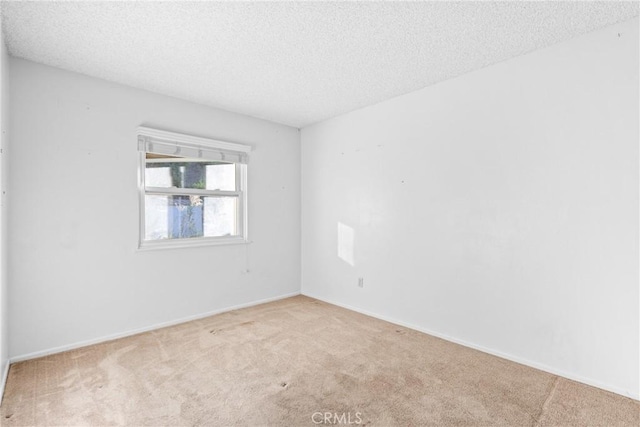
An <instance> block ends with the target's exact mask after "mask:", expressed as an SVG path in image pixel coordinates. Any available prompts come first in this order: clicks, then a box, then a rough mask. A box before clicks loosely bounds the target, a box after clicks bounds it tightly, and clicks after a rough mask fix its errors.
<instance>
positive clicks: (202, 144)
mask: <svg viewBox="0 0 640 427" xmlns="http://www.w3.org/2000/svg"><path fill="white" fill-rule="evenodd" d="M137 136H138V153H139V154H138V155H139V165H138V195H139V212H140V215H139V236H138V249H139V250H146V249H168V248H183V247H194V246H211V245H229V244H241V243H248V241H249V240H248V239H249V229H248V222H249V221H248V219H249V216H248V209H247V206H248V203H247V201H248V199H247V164H246V161H247V159H248V156H249V152H250V151H251V147H250V146H248V145H243V144H236V143H232V142H226V141H218V140H215V139H209V138H201V137H197V136H192V135H186V134H181V133H176V132H169V131H164V130H159V129H153V128H149V127H144V126H140V127H138V128H137ZM151 141H158V142H159V143H160V144H165V143H166V144H172V145H175V146H176V147H177V150H178V151H180V148H182V147H184V148H189V149H202V150H208V151H211V152H219V153H221V154H222V156H223V157H224V155H225V154H228V155H229V156H230V158H234V157H235V158H238V159H242V160H241V162H233V163H234V164H235V166H236V183H237V184H236V191H219V190H199V189H198V190H196V189H188V188H184V189H178V188H156V187H147V186H146V184H145V169H146V154H147V144H148V143H149V142H151ZM147 194H167V195H171V194H176V195H190V194H193V195H205V196H236V197H237V198H238V205H239V206H238V214H237V215H238V217H237V220H236V221H237V226H238V229H239V232H238V235H236V236H222V237H191V238H183V239H159V240H146V239H145V235H146V233H145V226H146V225H145V195H147Z"/></svg>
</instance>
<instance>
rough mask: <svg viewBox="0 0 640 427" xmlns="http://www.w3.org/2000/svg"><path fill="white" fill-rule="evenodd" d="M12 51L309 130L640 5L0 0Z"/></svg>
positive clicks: (620, 16) (615, 18)
mask: <svg viewBox="0 0 640 427" xmlns="http://www.w3.org/2000/svg"><path fill="white" fill-rule="evenodd" d="M2 13H3V25H4V31H5V36H6V42H7V46H8V49H9V52H10V53H11V54H12V55H14V56H16V57H20V58H26V59H29V60H32V61H36V62H40V63H44V64H47V65H52V66H55V67H60V68H63V69H67V70H71V71H76V72H79V73H83V74H87V75H90V76H95V77H100V78H103V79H106V80H111V81H114V82H119V83H123V84H126V85H130V86H134V87H138V88H142V89H147V90H150V91H153V92H158V93H162V94H166V95H171V96H175V97H179V98H183V99H187V100H190V101H194V102H198V103H201V104H206V105H211V106H214V107H218V108H222V109H225V110H229V111H235V112H239V113H243V114H248V115H251V116H255V117H260V118H264V119H268V120H272V121H275V122H279V123H284V124H288V125H292V126H295V127H302V126H305V125H307V124H311V123H314V122H318V121H321V120H323V119H326V118H329V117H332V116H335V115H338V114H341V113H344V112H347V111H351V110H354V109H357V108H359V107H363V106H366V105H370V104H373V103H376V102H379V101H382V100H385V99H388V98H391V97H394V96H397V95H400V94H403V93H407V92H411V91H413V90H416V89H419V88H423V87H425V86H428V85H430V84H433V83H436V82H438V81H442V80H445V79H449V78H452V77H455V76H458V75H460V74H463V73H465V72H468V71H471V70H475V69H478V68H481V67H484V66H487V65H489V64H492V63H496V62H499V61H502V60H505V59H508V58H511V57H514V56H517V55H521V54H523V53H526V52H529V51H531V50H534V49H538V48H541V47H545V46H548V45H551V44H554V43H558V42H560V41H563V40H566V39H569V38H571V37H574V36H576V35H579V34H582V33H585V32H588V31H591V30H594V29H596V28H599V27H602V26H605V25H609V24H613V23H615V22H619V21H622V20H626V19H630V18H632V17H634V16H637V15H638V4H637V3H635V2H624V3H623V2H603V3H594V2H566V3H565V2H531V3H529V2H527V3H522V2H481V3H479V2H463V3H454V2H375V3H373V2H283V3H273V2H269V3H263V2H261V3H258V2H251V3H232V2H166V3H164V2H114V3H111V2H80V3H76V2H42V3H39V2H15V3H14V2H2Z"/></svg>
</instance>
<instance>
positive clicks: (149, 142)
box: [138, 127, 251, 164]
mask: <svg viewBox="0 0 640 427" xmlns="http://www.w3.org/2000/svg"><path fill="white" fill-rule="evenodd" d="M138 150H140V151H144V152H147V153H156V154H165V155H169V156H180V157H190V158H194V159H205V160H212V161H222V162H229V163H242V164H246V163H247V162H248V161H249V152H250V151H251V147H250V146H248V145H242V144H235V143H231V142H225V141H217V140H214V139H208V138H200V137H196V136H191V135H184V134H180V133H175V132H167V131H162V130H157V129H152V128H147V127H139V128H138Z"/></svg>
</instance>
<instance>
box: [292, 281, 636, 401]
mask: <svg viewBox="0 0 640 427" xmlns="http://www.w3.org/2000/svg"><path fill="white" fill-rule="evenodd" d="M301 295H304V296H307V297H309V298H314V299H317V300H320V301H323V302H326V303H327V304H331V305H336V306H338V307H342V308H346V309H347V310H351V311H355V312H357V313H361V314H364V315H367V316H370V317H374V318H376V319H380V320H384V321H385V322H389V323H393V324H395V325H399V326H403V327H405V328H409V329H413V330H415V331H418V332H422V333H424V334H427V335H432V336H434V337H437V338H440V339H443V340H445V341H449V342H452V343H455V344H460V345H462V346H464V347H468V348H472V349H474V350H478V351H481V352H483V353H487V354H491V355H493V356H497V357H500V358H502V359H507V360H510V361H512V362H516V363H520V364H521V365H525V366H529V367H531V368H535V369H538V370H540V371H544V372H547V373H549V374H552V375H557V376H560V377H564V378H567V379H570V380H573V381H577V382H579V383H583V384H586V385H590V386H592V387H596V388H600V389H602V390H606V391H610V392H612V393H615V394H619V395H621V396H624V397H629V398H631V399H634V400H639V401H640V390H639V391H635V392H633V391H629V390H625V389H622V388H620V387H616V386H612V385H609V384H604V383H602V382H600V381H597V380H594V379H591V378H585V377H583V376H580V375H575V374H571V373H569V372H566V371H563V370H561V369H555V368H552V367H550V366H547V365H545V364H543V363H538V362H533V361H531V360H528V359H523V358H521V357H518V356H513V355H511V354H507V353H503V352H501V351H498V350H493V349H491V348H488V347H484V346H481V345H478V344H474V343H471V342H468V341H465V340H461V339H458V338H454V337H451V336H449V335H446V334H441V333H439V332H436V331H433V330H430V329H426V328H422V327H420V326H416V325H413V324H410V323H407V322H403V321H400V320H397V319H394V318H392V317H387V316H382V315H379V314H376V313H372V312H370V311H367V310H364V309H361V308H357V307H353V306H351V305H348V304H342V303H338V302H335V301H331V300H329V299H327V298H321V297H319V296H316V295H313V294H311V293H308V292H301Z"/></svg>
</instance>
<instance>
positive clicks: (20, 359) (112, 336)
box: [7, 292, 300, 365]
mask: <svg viewBox="0 0 640 427" xmlns="http://www.w3.org/2000/svg"><path fill="white" fill-rule="evenodd" d="M297 295H300V292H291V293H288V294H283V295H278V296H275V297H270V298H264V299H261V300H256V301H251V302H247V303H243V304H237V305H233V306H231V307H225V308H220V309H217V310H212V311H208V312H206V313H200V314H196V315H193V316H187V317H182V318H180V319H176V320H170V321H168V322H161V323H156V324H155V325H151V326H145V327H142V328H136V329H131V330H128V331H126V332H120V333H116V334H110V335H105V336H103V337H100V338H94V339H90V340H85V341H79V342H76V343H73V344H67V345H61V346H58V347H53V348H50V349H47V350H40V351H34V352H33V353H27V354H23V355H21V356H15V357H12V358H11V360H10V362H11V363H16V362H23V361H25V360H31V359H37V358H39V357H44V356H49V355H51V354H56V353H63V352H65V351H69V350H75V349H77V348H82V347H87V346H90V345H94V344H100V343H103V342H106V341H113V340H117V339H119V338H125V337H129V336H132V335H138V334H141V333H144V332H149V331H155V330H156V329H162V328H167V327H169V326H175V325H179V324H181V323H186V322H191V321H192V320H198V319H204V318H205V317H210V316H214V315H216V314H221V313H226V312H228V311H233V310H239V309H241V308H247V307H253V306H256V305H261V304H266V303H269V302H273V301H279V300H282V299H285V298H291V297H295V296H297ZM7 365H8V363H7Z"/></svg>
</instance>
